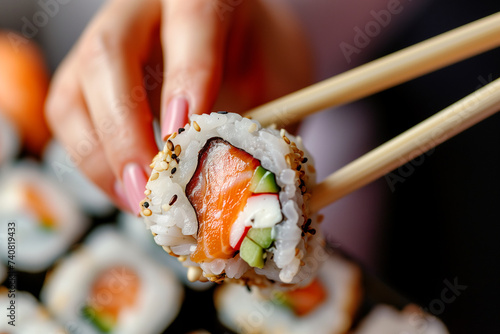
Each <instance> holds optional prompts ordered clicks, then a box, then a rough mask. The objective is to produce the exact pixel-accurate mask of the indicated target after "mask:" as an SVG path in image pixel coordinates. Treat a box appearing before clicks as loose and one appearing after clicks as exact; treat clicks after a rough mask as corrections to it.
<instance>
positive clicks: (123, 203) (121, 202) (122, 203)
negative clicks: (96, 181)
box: [113, 180, 132, 211]
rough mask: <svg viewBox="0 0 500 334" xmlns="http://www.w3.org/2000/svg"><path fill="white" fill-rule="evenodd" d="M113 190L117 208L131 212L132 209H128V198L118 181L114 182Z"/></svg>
mask: <svg viewBox="0 0 500 334" xmlns="http://www.w3.org/2000/svg"><path fill="white" fill-rule="evenodd" d="M113 188H114V191H115V195H116V197H117V199H118V203H117V204H118V206H119V207H120V208H121V209H123V210H127V211H132V208H130V205H129V204H128V198H127V196H126V195H125V190H123V185H122V184H121V182H120V181H119V180H116V181H115V184H114V187H113Z"/></svg>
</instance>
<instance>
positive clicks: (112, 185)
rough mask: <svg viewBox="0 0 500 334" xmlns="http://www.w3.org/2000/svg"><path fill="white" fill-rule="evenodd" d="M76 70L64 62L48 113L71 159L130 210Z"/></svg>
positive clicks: (50, 98) (57, 75)
mask: <svg viewBox="0 0 500 334" xmlns="http://www.w3.org/2000/svg"><path fill="white" fill-rule="evenodd" d="M73 73H74V70H70V69H67V66H65V65H62V66H61V68H60V69H59V70H58V72H57V73H56V75H55V77H54V79H53V81H52V85H51V87H50V90H49V94H48V97H47V102H46V107H45V113H46V117H47V121H48V123H49V126H50V127H51V129H52V131H53V133H54V135H55V137H56V138H57V139H58V140H59V141H60V142H61V143H62V145H63V146H64V147H65V148H66V151H67V152H68V154H69V155H70V158H69V161H71V162H72V163H73V164H74V165H75V167H78V168H79V169H80V170H81V171H82V172H83V173H84V174H85V175H86V176H87V177H88V178H89V179H90V180H91V181H92V182H93V183H94V184H96V185H97V186H98V187H99V188H101V189H102V190H103V191H104V192H105V193H106V194H107V195H108V196H109V197H110V198H111V199H112V200H113V202H114V203H115V204H116V205H118V206H119V207H120V208H122V209H124V210H127V211H130V209H129V205H128V202H127V200H126V199H125V197H124V193H123V190H122V188H121V187H120V185H119V182H118V180H116V178H115V177H114V175H113V172H112V171H111V168H110V167H109V165H108V163H107V161H106V158H105V154H104V149H103V147H102V145H101V142H100V140H99V133H100V131H99V129H94V127H93V124H92V122H91V120H90V118H89V116H88V113H87V110H86V107H85V102H84V101H83V97H82V95H81V92H80V90H79V88H78V85H77V82H76V81H75V80H74V79H73V76H72V74H73Z"/></svg>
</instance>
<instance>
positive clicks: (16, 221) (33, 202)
mask: <svg viewBox="0 0 500 334" xmlns="http://www.w3.org/2000/svg"><path fill="white" fill-rule="evenodd" d="M0 219H1V220H2V221H4V222H9V223H11V225H9V226H13V228H14V229H15V232H13V233H14V239H15V243H16V249H17V250H18V251H17V252H16V255H15V256H16V261H15V262H16V269H17V270H22V271H26V272H39V271H42V270H45V269H46V268H47V267H49V266H50V265H51V264H52V263H53V262H54V260H55V259H56V258H57V257H59V256H60V255H62V253H64V252H65V251H66V250H67V249H68V248H69V247H70V246H71V245H72V243H73V242H75V241H76V240H77V239H78V238H79V237H80V236H81V235H82V234H83V233H84V232H85V230H86V228H87V226H88V219H87V218H86V217H85V216H84V215H83V213H82V212H81V210H80V208H79V206H78V205H77V204H76V202H74V201H73V200H72V199H71V198H70V197H68V196H67V194H66V193H65V192H64V191H63V190H62V189H61V188H60V186H59V184H57V183H56V182H53V181H52V180H50V179H49V178H48V177H47V176H46V175H45V174H44V173H43V172H42V171H41V169H40V168H39V166H38V165H37V164H35V163H27V162H24V163H18V164H16V165H12V166H10V168H6V169H4V170H2V173H1V175H0ZM6 237H7V234H3V235H2V234H0V238H6ZM4 242H5V243H4ZM1 244H2V245H7V242H6V240H2V242H1ZM7 256H8V252H7V251H4V252H2V257H3V259H4V261H6V260H7Z"/></svg>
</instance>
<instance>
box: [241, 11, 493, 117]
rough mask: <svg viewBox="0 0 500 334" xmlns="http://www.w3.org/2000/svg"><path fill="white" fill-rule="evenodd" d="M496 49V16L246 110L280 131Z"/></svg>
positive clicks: (248, 113)
mask: <svg viewBox="0 0 500 334" xmlns="http://www.w3.org/2000/svg"><path fill="white" fill-rule="evenodd" d="M498 46H500V12H499V13H496V14H493V15H490V16H487V17H485V18H483V19H480V20H477V21H475V22H472V23H469V24H467V25H464V26H462V27H459V28H456V29H454V30H451V31H449V32H446V33H444V34H441V35H438V36H436V37H433V38H431V39H428V40H426V41H423V42H421V43H418V44H415V45H413V46H410V47H408V48H405V49H403V50H400V51H398V52H395V53H392V54H390V55H387V56H385V57H382V58H379V59H377V60H374V61H372V62H370V63H367V64H365V65H362V66H359V67H357V68H354V69H352V70H349V71H347V72H344V73H342V74H339V75H337V76H334V77H332V78H330V79H327V80H324V81H322V82H319V83H317V84H314V85H312V86H309V87H306V88H304V89H302V90H299V91H297V92H295V93H292V94H289V95H286V96H284V97H282V98H279V99H277V100H274V101H271V102H269V103H267V104H264V105H262V106H260V107H257V108H255V109H252V110H250V111H249V112H247V113H246V114H245V116H251V117H252V118H253V119H256V120H258V121H259V122H260V123H261V124H262V125H263V126H269V125H271V124H276V125H277V126H278V127H282V126H285V125H288V124H292V123H295V122H297V121H299V120H301V119H303V118H305V117H306V116H308V115H310V114H312V113H314V112H316V111H319V110H322V109H325V108H327V107H333V106H338V105H342V104H345V103H348V102H352V101H355V100H357V99H360V98H363V97H366V96H369V95H371V94H374V93H376V92H379V91H382V90H384V89H386V88H390V87H393V86H395V85H398V84H400V83H403V82H406V81H408V80H411V79H414V78H416V77H419V76H421V75H424V74H426V73H429V72H432V71H434V70H437V69H440V68H442V67H445V66H448V65H451V64H453V63H455V62H458V61H460V60H463V59H466V58H469V57H472V56H474V55H477V54H479V53H482V52H484V51H487V50H490V49H493V48H495V47H498Z"/></svg>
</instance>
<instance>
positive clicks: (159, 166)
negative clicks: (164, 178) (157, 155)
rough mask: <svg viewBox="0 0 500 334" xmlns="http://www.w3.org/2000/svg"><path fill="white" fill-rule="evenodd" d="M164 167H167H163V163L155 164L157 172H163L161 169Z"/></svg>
mask: <svg viewBox="0 0 500 334" xmlns="http://www.w3.org/2000/svg"><path fill="white" fill-rule="evenodd" d="M164 169H165V168H162V167H161V164H158V163H157V164H155V168H154V170H155V171H157V172H161V171H163V170H164Z"/></svg>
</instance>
